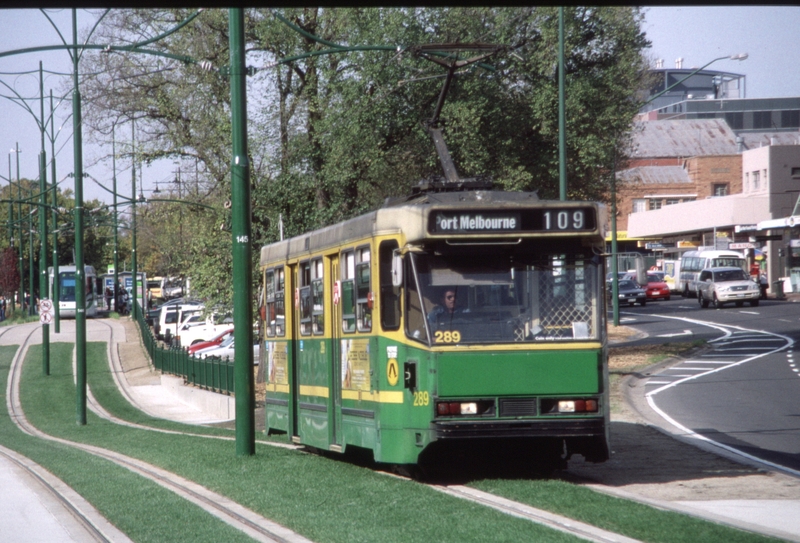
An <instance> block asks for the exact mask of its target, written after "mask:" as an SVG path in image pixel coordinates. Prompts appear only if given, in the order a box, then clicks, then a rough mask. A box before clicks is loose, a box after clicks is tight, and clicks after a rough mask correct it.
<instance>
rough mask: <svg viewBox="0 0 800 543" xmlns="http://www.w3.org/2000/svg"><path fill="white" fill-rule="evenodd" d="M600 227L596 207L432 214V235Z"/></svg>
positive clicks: (455, 211) (429, 228)
mask: <svg viewBox="0 0 800 543" xmlns="http://www.w3.org/2000/svg"><path fill="white" fill-rule="evenodd" d="M596 228H597V217H596V216H595V210H594V208H593V207H589V206H580V207H557V208H553V207H549V208H542V209H524V210H514V209H509V210H504V211H498V210H496V209H492V210H490V209H474V210H449V209H438V210H433V211H431V213H430V216H429V219H428V232H429V233H430V234H505V233H537V232H548V233H553V232H592V231H594V230H595V229H596Z"/></svg>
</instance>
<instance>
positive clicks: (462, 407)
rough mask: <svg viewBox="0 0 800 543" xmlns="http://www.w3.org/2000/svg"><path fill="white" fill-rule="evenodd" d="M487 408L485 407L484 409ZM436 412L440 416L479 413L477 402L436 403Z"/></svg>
mask: <svg viewBox="0 0 800 543" xmlns="http://www.w3.org/2000/svg"><path fill="white" fill-rule="evenodd" d="M484 410H485V409H484ZM436 413H437V414H438V415H439V416H443V417H446V416H453V415H477V414H478V403H477V402H439V403H437V404H436Z"/></svg>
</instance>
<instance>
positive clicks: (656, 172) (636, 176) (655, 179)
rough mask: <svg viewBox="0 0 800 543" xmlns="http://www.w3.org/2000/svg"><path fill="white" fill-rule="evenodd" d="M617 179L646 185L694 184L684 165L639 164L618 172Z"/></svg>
mask: <svg viewBox="0 0 800 543" xmlns="http://www.w3.org/2000/svg"><path fill="white" fill-rule="evenodd" d="M617 179H619V180H620V181H621V182H625V183H643V184H646V185H672V184H679V183H687V184H692V180H691V179H689V174H688V173H687V172H686V170H684V169H683V167H682V166H638V167H636V168H630V169H628V170H622V171H620V172H617Z"/></svg>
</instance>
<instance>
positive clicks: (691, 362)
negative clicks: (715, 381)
mask: <svg viewBox="0 0 800 543" xmlns="http://www.w3.org/2000/svg"><path fill="white" fill-rule="evenodd" d="M730 363H731V362H730V360H686V361H685V362H684V364H730Z"/></svg>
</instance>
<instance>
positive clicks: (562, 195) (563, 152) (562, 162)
mask: <svg viewBox="0 0 800 543" xmlns="http://www.w3.org/2000/svg"><path fill="white" fill-rule="evenodd" d="M558 193H559V199H560V200H561V201H564V200H566V199H567V122H566V106H565V104H564V7H563V6H561V7H559V8H558Z"/></svg>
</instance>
